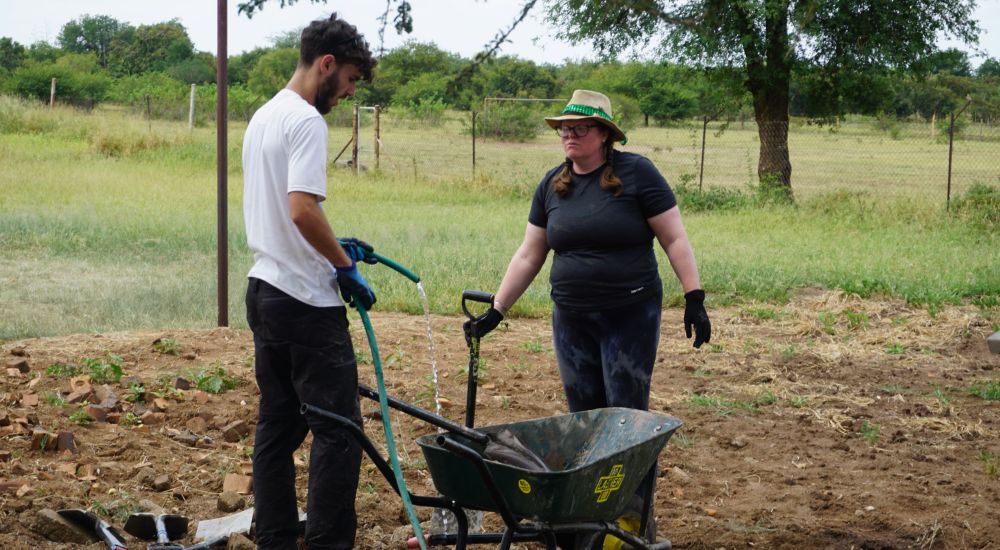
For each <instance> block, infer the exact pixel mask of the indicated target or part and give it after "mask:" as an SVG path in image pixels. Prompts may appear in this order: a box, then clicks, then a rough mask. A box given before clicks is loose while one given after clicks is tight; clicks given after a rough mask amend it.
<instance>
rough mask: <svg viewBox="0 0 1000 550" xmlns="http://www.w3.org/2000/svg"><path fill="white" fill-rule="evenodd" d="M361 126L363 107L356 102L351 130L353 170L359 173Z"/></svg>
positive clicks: (356, 173) (355, 173)
mask: <svg viewBox="0 0 1000 550" xmlns="http://www.w3.org/2000/svg"><path fill="white" fill-rule="evenodd" d="M360 126H361V108H360V106H359V105H358V104H357V103H355V104H354V128H353V131H352V132H351V137H352V139H351V170H352V171H353V172H354V175H355V176H356V175H358V131H359V130H360Z"/></svg>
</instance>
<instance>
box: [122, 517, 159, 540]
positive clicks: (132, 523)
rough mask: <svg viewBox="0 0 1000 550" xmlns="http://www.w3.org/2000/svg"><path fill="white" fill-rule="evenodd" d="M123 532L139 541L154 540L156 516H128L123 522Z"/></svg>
mask: <svg viewBox="0 0 1000 550" xmlns="http://www.w3.org/2000/svg"><path fill="white" fill-rule="evenodd" d="M125 532H126V533H128V534H130V535H132V536H133V537H135V538H137V539H140V540H156V516H154V515H153V514H130V515H129V517H128V519H127V520H125Z"/></svg>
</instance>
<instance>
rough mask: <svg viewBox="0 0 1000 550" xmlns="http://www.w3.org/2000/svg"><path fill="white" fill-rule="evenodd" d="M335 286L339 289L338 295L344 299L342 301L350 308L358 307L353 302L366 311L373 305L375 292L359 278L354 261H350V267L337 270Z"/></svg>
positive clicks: (359, 273)
mask: <svg viewBox="0 0 1000 550" xmlns="http://www.w3.org/2000/svg"><path fill="white" fill-rule="evenodd" d="M337 286H339V287H340V294H341V296H343V297H344V301H345V302H347V303H348V304H350V305H351V307H355V308H356V307H358V305H357V303H355V300H357V301H358V303H360V304H361V306H362V307H364V308H365V309H366V310H368V309H371V308H372V306H373V305H375V292H374V291H373V290H372V287H371V286H369V285H368V281H366V280H365V278H364V277H362V276H361V272H360V271H358V264H357V263H356V262H355V261H354V260H351V265H350V267H338V268H337Z"/></svg>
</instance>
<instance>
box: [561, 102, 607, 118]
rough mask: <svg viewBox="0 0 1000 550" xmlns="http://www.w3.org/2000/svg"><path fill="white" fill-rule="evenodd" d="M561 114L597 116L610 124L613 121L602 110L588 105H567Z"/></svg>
mask: <svg viewBox="0 0 1000 550" xmlns="http://www.w3.org/2000/svg"><path fill="white" fill-rule="evenodd" d="M562 114H564V115H566V114H577V115H584V116H594V115H597V116H599V117H601V118H603V119H605V120H610V121H611V122H614V121H615V119H614V118H613V117H612V116H611V115H609V114H608V113H605V112H604V109H601V108H600V107H591V106H590V105H576V104H573V103H571V104H569V105H567V106H566V108H565V109H563V112H562Z"/></svg>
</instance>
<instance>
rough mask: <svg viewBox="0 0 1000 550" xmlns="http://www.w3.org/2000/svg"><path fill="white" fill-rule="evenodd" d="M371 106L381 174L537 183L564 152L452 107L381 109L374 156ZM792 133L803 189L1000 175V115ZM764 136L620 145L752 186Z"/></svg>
mask: <svg viewBox="0 0 1000 550" xmlns="http://www.w3.org/2000/svg"><path fill="white" fill-rule="evenodd" d="M373 116H374V113H373V112H372V111H367V110H362V112H361V115H360V117H359V118H360V130H359V133H358V136H359V160H358V162H359V165H360V170H361V171H362V172H364V171H366V170H369V169H374V167H375V165H376V163H377V164H378V168H379V170H380V171H381V172H382V173H384V174H391V175H395V176H399V177H412V178H413V179H414V180H415V181H419V180H421V179H432V180H442V179H456V178H489V179H492V180H495V181H500V182H509V183H510V184H511V185H513V186H519V187H528V188H530V189H533V188H534V186H535V185H536V184H537V183H538V181H539V179H540V178H541V177H542V176H543V175H544V174H545V172H546V171H547V170H548V169H550V168H552V167H553V166H555V165H557V164H559V163H560V162H562V160H563V155H562V147H561V143H560V140H559V138H558V136H557V135H556V134H555V132H552V131H551V130H550V129H548V127H547V126H544V122H543V121H542V119H541V116H539V117H538V123H539V125H540V126H542V127H544V129H539V130H538V131H537V135H536V136H535V137H533V138H528V139H523V138H522V139H521V140H505V139H497V138H494V137H487V136H489V135H493V134H494V132H490V131H484V129H483V128H481V127H479V128H477V132H476V134H475V135H474V134H473V132H472V128H473V125H474V124H477V123H478V124H479V125H482V124H484V118H483V117H482V115H481V113H480V114H478V116H477V114H476V113H468V112H464V113H463V112H450V113H446V114H445V115H443V116H442V117H441V118H440V119H439V120H435V121H433V123H427V122H426V121H422V120H417V119H413V118H410V117H407V116H403V115H400V114H397V113H395V112H392V111H389V112H386V111H382V112H381V113H380V116H379V118H380V120H379V129H380V139H379V147H378V149H379V158H378V160H377V161H376V159H375V155H374V152H375V149H376V147H375V143H374V140H375V138H374V130H373V128H374V126H375V121H374V120H373ZM773 131H776V132H777V131H781V132H784V131H786V130H785V128H776V129H773ZM334 134H335V135H338V136H344V139H347V136H348V134H346V133H344V132H341V131H335V132H334ZM787 134H788V155H789V160H790V163H791V167H792V172H791V181H792V190H793V192H794V194H795V196H796V197H799V198H805V197H812V196H817V195H819V194H824V193H829V192H833V191H845V190H846V191H849V192H853V193H860V194H863V195H865V196H870V197H872V198H885V199H894V198H899V197H914V198H925V199H931V200H938V199H939V200H940V201H941V202H942V203H945V202H947V201H948V199H949V197H955V196H957V195H958V194H962V193H965V192H966V191H967V190H968V189H969V188H970V187H971V186H972V185H974V184H977V183H979V184H985V185H991V186H997V185H1000V124H996V123H993V124H990V123H972V122H967V121H961V120H960V121H957V122H956V124H955V128H954V134H953V135H954V139H953V140H949V137H951V136H952V132H950V120H949V119H948V118H947V117H945V118H943V119H942V120H941V121H935V122H934V123H927V122H917V121H913V122H910V121H897V120H890V121H886V120H880V119H872V118H862V117H848V118H847V120H846V121H843V122H841V123H839V124H836V125H823V126H819V125H814V124H809V123H807V122H805V121H801V122H799V121H793V122H791V123H790V124H789V125H788V127H787ZM766 137H768V136H765V138H766ZM334 141H335V140H331V148H333V146H334ZM760 142H761V135H760V132H759V130H758V127H757V125H756V124H755V123H754V122H753V121H752V120H744V121H739V120H734V121H728V122H727V121H710V122H706V121H704V120H691V121H683V122H679V123H674V124H671V125H669V126H663V127H656V126H649V127H643V126H640V127H635V128H632V129H630V130H628V144H627V145H624V146H622V145H617V147H618V148H619V149H620V150H623V151H630V152H634V153H638V154H641V155H644V156H646V157H648V158H649V159H650V160H652V161H653V163H654V164H655V165H656V166H657V167H658V169H659V170H660V171H661V172H662V173H663V174H664V176H665V177H666V178H667V180H668V181H669V182H671V184H673V185H677V184H680V183H683V184H685V185H693V186H698V187H701V188H704V189H708V188H711V187H723V188H731V189H747V186H748V185H757V184H759V181H758V177H757V165H758V159H759V157H760ZM338 148H339V146H338ZM334 154H336V151H334ZM529 192H530V191H529Z"/></svg>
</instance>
